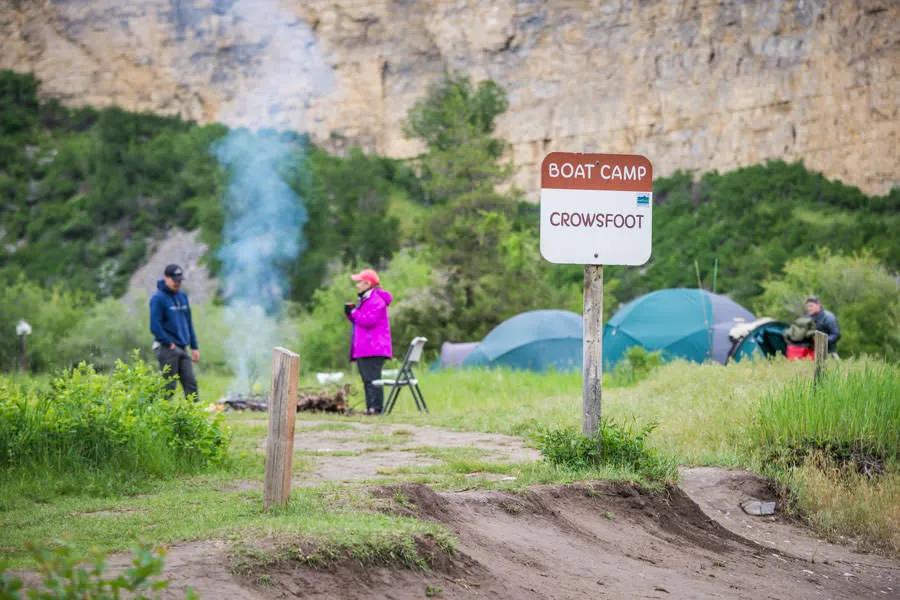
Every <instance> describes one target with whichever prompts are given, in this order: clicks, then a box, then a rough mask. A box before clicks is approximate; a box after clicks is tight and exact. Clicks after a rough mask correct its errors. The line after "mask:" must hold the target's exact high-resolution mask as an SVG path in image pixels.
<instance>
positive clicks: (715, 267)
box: [713, 256, 719, 294]
mask: <svg viewBox="0 0 900 600" xmlns="http://www.w3.org/2000/svg"><path fill="white" fill-rule="evenodd" d="M718 276H719V257H718V256H717V257H716V262H715V263H714V264H713V294H715V293H716V279H717V278H718Z"/></svg>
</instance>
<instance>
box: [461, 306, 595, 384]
mask: <svg viewBox="0 0 900 600" xmlns="http://www.w3.org/2000/svg"><path fill="white" fill-rule="evenodd" d="M462 366H463V367H508V368H511V369H525V370H530V371H541V372H543V371H548V370H551V369H556V370H558V371H566V370H571V369H580V368H581V317H580V316H579V315H576V314H575V313H572V312H568V311H564V310H535V311H531V312H526V313H522V314H519V315H516V316H515V317H512V318H510V319H507V320H506V321H504V322H502V323H500V324H499V325H497V327H495V328H494V329H493V330H492V331H491V332H490V333H489V334H488V335H487V337H485V338H484V340H482V341H481V343H480V344H478V346H477V347H476V348H475V349H474V350H473V351H472V352H471V354H469V355H468V356H467V357H466V358H465V360H463V362H462Z"/></svg>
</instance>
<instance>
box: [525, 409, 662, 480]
mask: <svg viewBox="0 0 900 600" xmlns="http://www.w3.org/2000/svg"><path fill="white" fill-rule="evenodd" d="M655 428H656V425H655V424H649V425H644V426H642V427H637V426H636V425H635V424H634V423H633V422H632V423H631V424H625V425H619V424H617V423H616V422H615V421H611V420H609V419H603V420H602V421H601V423H600V428H599V429H598V431H597V433H596V434H595V435H593V436H585V435H583V434H581V433H579V432H578V431H577V430H576V429H574V428H572V427H563V428H559V429H544V430H542V431H539V432H538V433H537V434H536V435H535V440H536V442H537V445H538V449H539V450H540V451H541V454H542V455H543V456H544V458H545V459H546V460H547V461H548V462H550V463H551V464H553V465H557V466H560V467H564V468H568V469H572V470H576V471H581V470H589V469H595V468H597V467H601V466H611V467H616V468H621V469H626V470H631V471H633V472H634V473H636V474H637V475H639V476H640V477H641V478H643V479H645V480H646V481H648V482H665V481H671V480H674V479H675V478H676V476H677V472H676V470H675V465H674V462H672V461H670V460H667V459H665V458H664V457H662V456H661V455H660V454H659V453H657V452H656V451H655V450H653V449H651V448H649V447H648V446H647V437H648V436H649V435H650V433H652V432H653V430H654V429H655Z"/></svg>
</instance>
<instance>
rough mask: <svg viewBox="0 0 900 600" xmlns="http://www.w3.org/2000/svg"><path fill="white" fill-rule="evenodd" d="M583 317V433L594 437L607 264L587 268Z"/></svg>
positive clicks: (597, 423) (600, 390)
mask: <svg viewBox="0 0 900 600" xmlns="http://www.w3.org/2000/svg"><path fill="white" fill-rule="evenodd" d="M583 318H584V322H583V335H584V342H583V350H582V352H583V356H582V367H583V370H584V382H583V384H582V394H581V396H582V398H581V403H582V415H581V433H583V434H584V435H586V436H589V437H590V436H593V435H594V434H595V433H597V429H598V428H599V427H600V401H601V396H602V395H603V361H602V358H603V265H585V267H584V317H583Z"/></svg>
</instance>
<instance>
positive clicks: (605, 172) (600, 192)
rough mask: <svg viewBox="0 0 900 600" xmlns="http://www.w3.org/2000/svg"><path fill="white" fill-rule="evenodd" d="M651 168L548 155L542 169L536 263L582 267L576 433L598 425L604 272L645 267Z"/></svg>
mask: <svg viewBox="0 0 900 600" xmlns="http://www.w3.org/2000/svg"><path fill="white" fill-rule="evenodd" d="M652 225H653V166H652V165H651V164H650V161H649V160H647V158H645V157H643V156H640V155H636V154H580V153H574V152H551V153H550V154H548V155H547V156H546V158H544V162H543V163H541V255H542V256H543V257H544V258H545V259H547V260H548V261H550V262H552V263H558V264H576V265H584V350H583V370H584V384H583V387H582V400H583V413H582V421H581V430H582V433H584V435H589V436H590V435H594V434H595V433H596V432H597V428H598V427H599V425H600V398H601V395H602V375H603V363H602V360H603V265H642V264H644V263H646V262H647V261H648V260H650V251H651V241H652Z"/></svg>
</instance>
